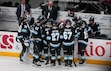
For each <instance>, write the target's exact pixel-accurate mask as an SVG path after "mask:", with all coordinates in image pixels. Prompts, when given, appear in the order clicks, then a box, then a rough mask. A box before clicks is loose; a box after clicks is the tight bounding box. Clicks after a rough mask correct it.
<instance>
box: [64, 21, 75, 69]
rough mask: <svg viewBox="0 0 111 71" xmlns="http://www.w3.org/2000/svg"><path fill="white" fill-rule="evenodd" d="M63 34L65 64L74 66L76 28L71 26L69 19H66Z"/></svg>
mask: <svg viewBox="0 0 111 71" xmlns="http://www.w3.org/2000/svg"><path fill="white" fill-rule="evenodd" d="M62 34H63V51H64V61H65V66H68V65H69V66H70V67H72V60H73V48H74V35H75V29H74V28H73V27H72V26H71V21H70V20H69V19H67V20H66V25H65V27H64V28H63V30H62Z"/></svg>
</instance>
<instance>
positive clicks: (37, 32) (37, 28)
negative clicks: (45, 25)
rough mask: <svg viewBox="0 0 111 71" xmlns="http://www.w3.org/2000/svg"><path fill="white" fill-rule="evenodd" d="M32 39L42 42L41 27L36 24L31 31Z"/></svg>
mask: <svg viewBox="0 0 111 71" xmlns="http://www.w3.org/2000/svg"><path fill="white" fill-rule="evenodd" d="M31 37H32V38H37V40H38V41H41V27H40V26H39V25H37V24H34V26H33V29H32V30H31Z"/></svg>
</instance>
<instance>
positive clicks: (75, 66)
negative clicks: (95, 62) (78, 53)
mask: <svg viewBox="0 0 111 71" xmlns="http://www.w3.org/2000/svg"><path fill="white" fill-rule="evenodd" d="M74 48H75V45H74V47H73V59H74ZM73 63H74V66H75V67H77V65H76V63H75V61H74V60H73Z"/></svg>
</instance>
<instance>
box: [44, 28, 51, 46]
mask: <svg viewBox="0 0 111 71" xmlns="http://www.w3.org/2000/svg"><path fill="white" fill-rule="evenodd" d="M50 30H51V27H48V26H45V27H44V28H43V32H42V39H43V43H44V44H46V45H47V42H48V41H49V40H48V39H47V36H50V33H49V32H50Z"/></svg>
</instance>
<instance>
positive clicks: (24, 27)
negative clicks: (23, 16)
mask: <svg viewBox="0 0 111 71" xmlns="http://www.w3.org/2000/svg"><path fill="white" fill-rule="evenodd" d="M18 36H23V37H29V36H30V29H29V25H28V24H27V23H25V22H23V23H21V25H20V27H19V30H18Z"/></svg>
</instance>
